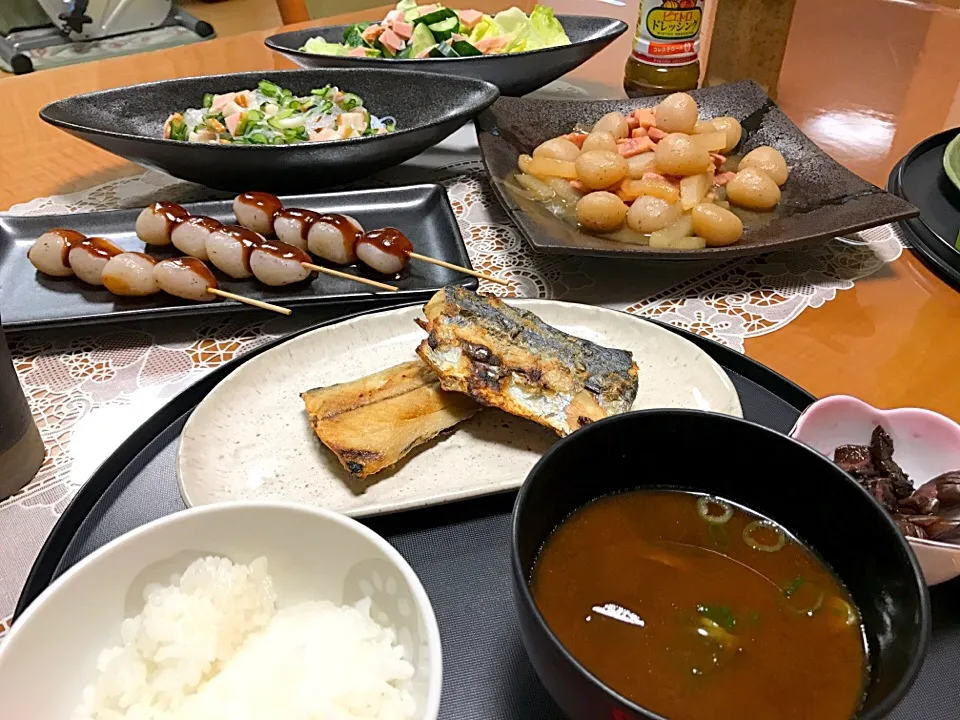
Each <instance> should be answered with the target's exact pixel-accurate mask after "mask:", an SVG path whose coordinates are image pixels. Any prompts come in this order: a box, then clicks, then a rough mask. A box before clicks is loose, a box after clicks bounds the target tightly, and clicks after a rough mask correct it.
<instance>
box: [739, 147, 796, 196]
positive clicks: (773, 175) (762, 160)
mask: <svg viewBox="0 0 960 720" xmlns="http://www.w3.org/2000/svg"><path fill="white" fill-rule="evenodd" d="M748 167H755V168H759V169H760V170H763V171H764V172H765V173H766V174H767V175H769V176H770V179H771V180H773V181H774V182H775V183H776V184H777V185H779V186H780V187H783V184H784V183H785V182H787V177H788V176H789V174H790V171H789V170H788V169H787V161H786V160H785V159H784V157H783V155H782V154H781V153H780V151H779V150H777V149H776V148H772V147H770V146H769V145H761V146H760V147H758V148H754V149H753V150H751V151H750V152H748V153H747V154H746V155H744V156H743V159H742V160H741V161H740V166H739V167H738V168H737V169H738V170H742V169H743V168H748Z"/></svg>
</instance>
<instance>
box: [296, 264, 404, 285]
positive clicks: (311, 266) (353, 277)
mask: <svg viewBox="0 0 960 720" xmlns="http://www.w3.org/2000/svg"><path fill="white" fill-rule="evenodd" d="M301 265H303V266H304V267H305V268H306V269H307V270H314V271H316V272H318V273H323V274H324V275H332V276H333V277H338V278H345V279H347V280H353V281H354V282H358V283H363V284H364V285H370V286H372V287H375V288H380V289H381V290H389V291H390V292H397V291H398V290H399V289H400V288H398V287H395V286H393V285H387V284H386V283H382V282H377V281H376V280H368V279H367V278H365V277H359V276H357V275H351V274H350V273H345V272H340V271H339V270H333V269H331V268H326V267H323V265H314V264H313V263H301Z"/></svg>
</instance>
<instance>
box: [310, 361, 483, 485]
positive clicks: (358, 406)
mask: <svg viewBox="0 0 960 720" xmlns="http://www.w3.org/2000/svg"><path fill="white" fill-rule="evenodd" d="M300 397H301V398H302V399H303V403H304V405H305V406H306V409H307V414H308V415H309V416H310V425H311V427H313V431H314V432H315V433H316V434H317V437H318V438H320V441H321V442H322V443H323V444H324V445H326V446H327V447H328V448H330V450H331V451H332V452H333V453H334V454H335V455H336V456H337V459H338V460H339V461H340V464H341V465H343V467H344V468H345V469H346V471H347V472H349V473H350V474H351V475H353V476H354V477H358V478H365V477H368V476H370V475H373V474H374V473H377V472H380V471H381V470H383V469H385V468H388V467H390V466H391V465H393V464H395V463H396V462H398V461H399V460H400V459H401V458H403V457H404V456H405V455H406V454H407V453H409V452H410V451H411V450H413V449H414V448H415V447H417V446H418V445H422V444H423V443H425V442H428V441H429V440H432V439H433V438H435V437H436V436H437V435H438V434H440V433H441V432H443V431H444V430H447V429H449V428H452V427H453V426H454V425H456V424H457V423H459V422H461V421H462V420H466V419H467V418H469V417H470V416H472V415H473V414H474V413H476V412H477V411H478V410H479V409H480V406H479V405H477V403H475V402H474V401H473V400H471V399H470V398H468V397H465V396H464V395H461V394H459V393H448V392H444V391H443V390H441V389H440V381H439V380H438V379H437V376H436V375H435V374H434V373H433V371H432V370H430V368H429V367H427V366H426V365H424V364H423V363H422V362H421V361H420V360H413V361H411V362H407V363H403V364H401V365H395V366H394V367H390V368H387V369H386V370H382V371H380V372H378V373H374V374H373V375H368V376H366V377H362V378H360V379H358V380H354V381H352V382H347V383H342V384H339V385H330V386H329V387H320V388H315V389H313V390H308V391H307V392H305V393H302V394H301V395H300Z"/></svg>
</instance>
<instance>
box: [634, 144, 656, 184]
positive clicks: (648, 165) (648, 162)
mask: <svg viewBox="0 0 960 720" xmlns="http://www.w3.org/2000/svg"><path fill="white" fill-rule="evenodd" d="M656 160H657V154H656V153H655V152H652V151H651V152H645V153H640V154H639V155H634V156H633V157H628V158H627V176H628V177H631V178H633V179H634V180H639V179H640V178H642V177H643V176H644V175H646V174H647V173H652V172H656Z"/></svg>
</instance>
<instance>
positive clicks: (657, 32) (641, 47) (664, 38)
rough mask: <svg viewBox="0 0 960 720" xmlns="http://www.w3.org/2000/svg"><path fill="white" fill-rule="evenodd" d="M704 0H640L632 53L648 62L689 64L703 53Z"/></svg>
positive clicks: (642, 60)
mask: <svg viewBox="0 0 960 720" xmlns="http://www.w3.org/2000/svg"><path fill="white" fill-rule="evenodd" d="M702 22H703V0H641V7H640V17H639V19H638V21H637V32H636V35H635V36H634V42H633V56H634V57H635V58H636V59H637V60H639V61H640V62H643V63H646V64H647V65H687V64H688V63H693V62H696V61H697V55H698V54H699V53H700V25H701V23H702Z"/></svg>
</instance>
